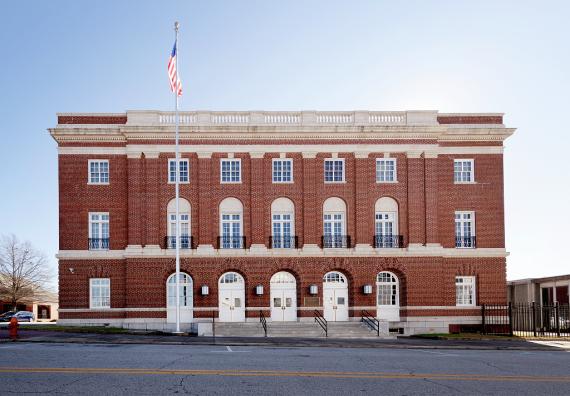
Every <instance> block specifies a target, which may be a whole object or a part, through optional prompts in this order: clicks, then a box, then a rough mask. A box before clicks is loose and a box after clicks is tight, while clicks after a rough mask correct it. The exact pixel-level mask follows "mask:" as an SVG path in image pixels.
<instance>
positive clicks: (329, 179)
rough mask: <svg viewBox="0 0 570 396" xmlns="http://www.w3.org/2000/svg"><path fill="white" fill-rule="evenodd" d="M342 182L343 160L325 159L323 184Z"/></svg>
mask: <svg viewBox="0 0 570 396" xmlns="http://www.w3.org/2000/svg"><path fill="white" fill-rule="evenodd" d="M342 182H344V159H342V158H340V159H339V158H327V159H325V183H342Z"/></svg>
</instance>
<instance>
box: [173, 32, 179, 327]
mask: <svg viewBox="0 0 570 396" xmlns="http://www.w3.org/2000/svg"><path fill="white" fill-rule="evenodd" d="M178 26H179V24H178V22H174V32H175V41H174V42H175V45H176V59H175V62H176V74H178ZM176 77H177V79H176V86H175V89H174V98H175V105H174V106H175V110H174V114H175V115H174V118H175V123H176V126H175V141H176V142H175V145H176V183H175V190H176V275H175V276H176V332H177V333H180V206H179V203H178V201H179V198H180V147H179V145H178V133H179V132H178V123H179V120H178V85H179V78H178V75H177V76H176Z"/></svg>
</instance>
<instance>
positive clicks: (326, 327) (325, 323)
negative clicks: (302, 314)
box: [314, 309, 329, 337]
mask: <svg viewBox="0 0 570 396" xmlns="http://www.w3.org/2000/svg"><path fill="white" fill-rule="evenodd" d="M314 316H315V322H317V323H318V325H319V326H321V328H322V329H323V330H324V331H325V337H328V336H329V323H328V321H327V320H326V319H325V317H324V316H323V315H322V314H321V313H320V312H319V311H318V310H316V309H315V312H314Z"/></svg>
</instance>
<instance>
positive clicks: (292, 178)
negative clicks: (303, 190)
mask: <svg viewBox="0 0 570 396" xmlns="http://www.w3.org/2000/svg"><path fill="white" fill-rule="evenodd" d="M276 161H281V162H289V163H290V164H291V180H290V181H275V180H273V164H274V163H275V162H276ZM240 169H241V167H240ZM293 180H294V177H293V158H273V159H272V160H271V182H272V183H274V184H293Z"/></svg>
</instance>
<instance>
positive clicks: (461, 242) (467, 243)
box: [455, 235, 477, 248]
mask: <svg viewBox="0 0 570 396" xmlns="http://www.w3.org/2000/svg"><path fill="white" fill-rule="evenodd" d="M455 247H456V248H475V247H477V240H476V239H475V236H457V235H456V236H455Z"/></svg>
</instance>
